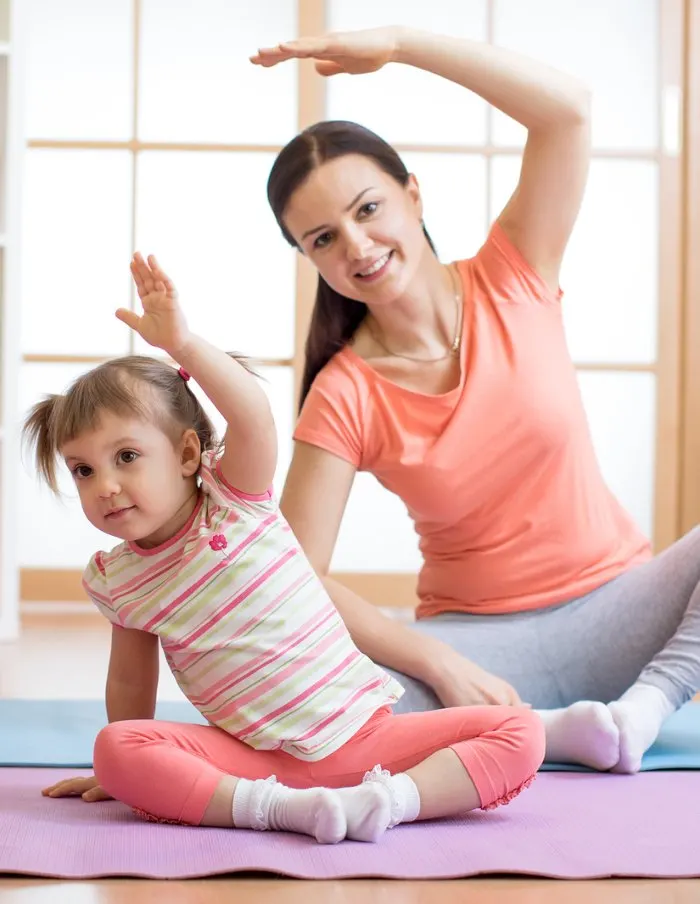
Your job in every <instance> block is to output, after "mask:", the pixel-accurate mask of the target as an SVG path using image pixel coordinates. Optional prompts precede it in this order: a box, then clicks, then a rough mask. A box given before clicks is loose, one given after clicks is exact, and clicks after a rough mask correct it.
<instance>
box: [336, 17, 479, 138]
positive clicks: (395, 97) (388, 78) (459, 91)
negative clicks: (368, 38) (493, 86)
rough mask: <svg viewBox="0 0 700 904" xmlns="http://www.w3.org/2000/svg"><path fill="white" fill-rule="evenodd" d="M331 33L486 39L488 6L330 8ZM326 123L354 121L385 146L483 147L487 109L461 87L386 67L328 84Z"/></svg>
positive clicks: (410, 70)
mask: <svg viewBox="0 0 700 904" xmlns="http://www.w3.org/2000/svg"><path fill="white" fill-rule="evenodd" d="M326 8H327V15H328V18H329V25H328V27H329V30H330V31H351V30H354V29H361V28H372V27H374V26H381V25H395V24H396V23H400V24H401V25H407V26H412V27H414V28H419V29H427V30H430V31H434V32H443V33H445V34H450V35H455V36H458V37H465V38H473V39H476V40H482V41H483V40H485V39H486V0H432V2H430V3H426V2H424V0H382V2H381V3H377V2H376V0H329V2H328V3H327V4H326ZM328 118H329V119H350V120H353V121H355V122H359V123H361V124H362V125H363V126H367V128H369V129H372V130H373V131H374V132H377V134H378V135H381V137H382V138H384V139H385V140H386V141H390V142H404V143H407V144H408V143H412V144H482V143H484V142H485V140H486V105H485V104H484V102H483V101H482V100H480V99H479V98H478V97H477V96H476V95H475V94H472V93H471V92H469V91H466V90H465V89H464V88H461V87H460V86H459V85H455V84H454V83H452V82H448V81H447V80H446V79H441V78H438V77H437V76H435V75H433V74H432V73H428V72H422V71H421V70H419V69H414V68H413V67H408V66H398V65H389V66H385V67H384V69H381V70H380V71H379V72H373V73H372V74H371V75H367V76H357V77H355V76H345V75H341V76H338V77H336V78H331V79H329V81H328Z"/></svg>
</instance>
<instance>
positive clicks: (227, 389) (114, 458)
mask: <svg viewBox="0 0 700 904" xmlns="http://www.w3.org/2000/svg"><path fill="white" fill-rule="evenodd" d="M131 270H132V274H133V277H134V280H135V283H136V286H137V289H138V294H139V297H140V299H141V304H142V307H143V312H142V314H141V315H139V314H137V313H135V312H133V311H128V310H124V309H120V310H119V311H117V315H116V316H117V317H118V318H119V319H120V320H121V321H123V322H124V323H125V324H127V326H129V327H130V328H131V329H133V330H135V331H136V332H137V333H138V334H139V335H140V336H141V337H142V338H143V339H145V340H146V341H147V342H148V343H149V344H150V345H152V346H155V347H156V348H159V349H161V350H162V351H163V352H165V353H166V354H167V355H169V356H170V358H171V359H172V360H174V361H175V362H176V363H177V365H178V367H177V368H176V367H172V366H170V365H169V364H167V363H165V362H161V361H158V360H156V359H153V358H148V357H139V356H131V357H126V358H120V359H117V360H113V361H109V362H107V363H105V364H103V365H101V366H99V367H97V368H95V369H94V370H92V371H90V372H89V373H87V374H85V375H84V376H82V377H80V378H79V379H77V380H76V381H75V382H74V383H73V385H72V386H71V387H70V388H69V389H68V391H67V392H66V393H65V395H53V396H49V397H47V398H46V399H45V400H44V401H41V402H39V403H38V404H37V405H36V406H35V407H34V408H33V409H32V412H31V414H30V416H29V417H28V419H27V423H26V425H25V431H26V433H27V435H28V436H29V437H30V439H31V440H32V442H33V444H34V447H35V450H36V458H37V463H38V467H39V470H40V472H41V473H42V475H43V476H44V478H45V479H46V480H47V481H48V483H49V485H50V486H52V487H53V488H54V489H56V463H57V460H62V461H63V462H64V463H65V464H66V466H67V467H68V468H69V469H70V471H71V473H72V475H73V478H74V480H75V483H76V486H77V489H78V494H79V497H80V502H81V505H82V508H83V511H84V513H85V515H86V517H87V518H88V520H89V521H90V522H91V523H92V524H94V525H95V526H96V527H97V528H99V529H100V530H102V531H104V532H105V533H108V534H111V535H112V536H114V537H116V538H118V539H119V540H120V542H119V544H118V545H117V546H115V548H114V549H112V550H111V551H110V552H98V553H96V554H95V555H94V556H93V558H92V559H91V561H90V563H89V564H88V566H87V569H86V570H85V574H84V586H85V589H86V591H87V593H88V595H89V597H90V598H91V600H92V601H93V602H94V604H95V605H96V606H97V608H98V609H99V610H100V611H101V612H102V613H103V614H104V615H105V616H106V618H108V619H109V621H110V622H111V623H112V647H111V656H110V662H109V670H108V678H107V688H106V704H107V715H108V719H109V724H108V725H107V726H106V727H105V728H104V729H102V731H101V732H100V733H99V735H98V737H97V739H96V742H95V750H94V771H95V776H94V777H91V778H87V779H85V778H80V779H69V780H67V781H62V782H59V783H58V784H56V785H54V786H52V787H51V788H47V789H45V790H44V792H43V793H44V794H45V795H48V796H50V797H62V796H66V795H71V794H81V795H82V796H83V798H84V799H86V800H90V801H95V800H104V799H108V798H110V797H111V798H115V799H117V800H120V801H122V802H123V803H125V804H127V805H128V806H130V807H132V808H133V809H134V810H135V811H136V812H137V813H139V814H141V815H142V816H144V817H146V818H148V819H153V820H159V821H166V822H177V823H185V824H190V825H204V826H228V827H235V828H247V829H260V830H262V829H273V830H287V831H293V832H300V833H305V834H308V835H311V836H313V837H314V838H315V839H316V840H317V841H318V842H321V843H336V842H339V841H341V840H343V839H345V838H349V839H355V840H358V841H376V840H378V839H379V838H380V837H381V835H382V834H383V833H384V831H385V830H386V829H387V828H391V827H393V826H396V825H398V824H399V823H402V822H411V821H413V820H416V819H421V820H424V819H433V818H436V817H446V816H452V815H456V814H462V813H466V812H467V811H469V810H472V809H474V808H477V807H481V808H482V809H490V808H492V807H495V806H497V805H498V804H501V803H506V802H508V801H509V800H510V799H511V798H513V797H514V796H515V795H516V794H518V792H519V791H520V790H522V788H524V787H525V786H526V785H528V784H529V783H530V782H531V781H532V778H533V776H534V774H535V773H536V771H537V769H538V768H539V766H540V764H541V762H542V759H543V756H544V730H543V726H542V724H541V722H540V720H539V717H538V716H537V715H535V714H534V713H533V712H531V711H530V710H528V709H527V708H524V707H504V706H484V707H480V706H477V707H469V708H453V709H444V710H439V711H435V712H426V713H412V714H408V715H394V714H393V713H392V704H394V703H395V702H396V701H397V700H398V699H399V697H400V696H401V694H402V693H403V689H402V688H401V687H400V685H398V684H397V683H396V681H395V680H394V679H393V678H391V677H390V676H389V675H388V674H387V673H386V672H384V671H383V670H382V669H381V668H380V667H379V666H377V665H375V664H374V663H373V662H372V661H371V660H370V659H368V658H367V657H366V656H364V655H363V654H362V653H360V652H359V651H358V649H357V648H356V646H355V645H354V643H353V642H352V640H351V638H350V635H349V633H348V631H347V629H346V628H345V626H344V623H343V621H342V619H341V618H340V616H339V615H338V613H337V611H336V609H335V607H334V606H333V603H332V602H331V600H330V598H329V597H328V595H327V593H326V591H325V590H324V588H323V585H322V584H321V582H320V580H319V579H318V578H317V576H316V574H315V573H314V571H313V569H312V567H311V566H310V564H309V563H308V561H307V559H306V558H305V556H304V554H303V553H302V551H301V549H300V546H299V544H298V542H297V541H296V539H295V537H294V536H293V534H292V532H291V531H290V529H289V527H288V525H287V524H286V522H285V521H284V519H283V517H282V516H281V514H280V512H279V509H278V507H277V502H276V500H275V499H274V498H273V494H272V491H271V489H270V485H271V481H272V477H273V474H274V470H275V464H276V440H275V427H274V422H273V419H272V415H271V412H270V408H269V405H268V402H267V398H266V396H265V393H264V392H263V390H262V389H261V388H260V386H259V385H258V382H257V380H256V379H255V378H254V376H253V375H251V373H250V372H249V371H248V369H247V367H246V366H245V365H244V364H243V363H242V362H241V361H239V360H236V359H234V358H232V357H231V356H229V355H227V354H225V353H224V352H222V351H219V350H218V349H216V348H214V347H213V346H211V345H210V344H209V343H207V342H205V341H204V340H203V339H201V338H199V337H197V336H195V335H193V334H192V333H191V332H190V331H189V329H188V327H187V324H186V321H185V318H184V316H183V313H182V311H181V309H180V307H179V304H178V300H177V294H176V292H175V288H174V286H173V284H172V283H171V281H170V280H169V279H168V277H167V276H166V274H165V273H164V272H163V271H162V269H161V268H160V266H159V264H158V263H157V262H156V260H155V258H153V257H149V258H148V260H147V261H146V260H144V259H143V258H142V257H141V256H140V255H138V254H137V255H135V256H134V258H133V261H132V264H131ZM190 374H191V375H192V378H193V379H194V380H195V381H196V382H197V383H198V385H199V386H200V387H201V388H202V390H203V392H204V393H205V394H206V395H207V396H208V398H209V399H210V400H211V402H212V403H213V404H214V405H215V407H216V408H217V409H218V411H219V412H220V413H221V415H222V416H223V417H224V418H225V421H226V425H227V427H226V433H225V436H224V438H223V441H222V443H221V444H217V442H216V440H215V437H214V431H213V428H212V425H211V422H210V420H209V418H208V417H207V415H206V414H205V412H204V410H203V409H202V407H201V405H200V403H199V401H198V400H197V398H196V397H195V395H194V394H193V392H192V391H191V389H190V386H189V384H188V381H189V379H190ZM158 642H160V644H161V646H162V648H163V651H164V654H165V658H166V660H167V663H168V665H169V667H170V669H171V670H172V672H173V675H174V676H175V678H176V680H177V682H178V684H179V686H180V688H181V689H182V691H183V693H184V694H185V696H186V697H187V698H188V699H189V700H190V701H191V702H192V704H193V705H194V706H195V707H196V708H197V709H198V710H199V712H200V713H201V714H202V715H203V716H204V718H205V719H206V720H207V722H208V724H207V725H190V724H176V723H168V722H161V721H155V720H154V718H153V716H154V711H155V700H156V689H157V683H158Z"/></svg>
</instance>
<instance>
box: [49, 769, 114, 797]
mask: <svg viewBox="0 0 700 904" xmlns="http://www.w3.org/2000/svg"><path fill="white" fill-rule="evenodd" d="M41 793H42V794H43V795H44V797H82V799H83V800H86V801H87V802H88V803H90V804H93V803H96V802H97V801H98V800H113V798H112V797H111V796H110V795H109V794H107V792H106V791H105V790H104V788H101V787H100V784H99V782H98V781H97V779H96V778H95V776H94V775H91V776H88V777H85V776H83V777H82V778H64V779H63V781H60V782H56V784H55V785H51V786H50V787H49V788H44V790H43V791H42V792H41Z"/></svg>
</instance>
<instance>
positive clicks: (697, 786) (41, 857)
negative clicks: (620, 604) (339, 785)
mask: <svg viewBox="0 0 700 904" xmlns="http://www.w3.org/2000/svg"><path fill="white" fill-rule="evenodd" d="M75 774H81V773H79V772H78V773H76V772H75V771H65V770H57V769H1V770H0V873H20V874H26V875H32V876H50V877H59V878H71V879H73V878H92V877H97V876H145V877H149V878H157V879H182V878H193V877H201V876H211V875H217V874H222V873H236V872H250V871H264V872H269V873H276V874H281V875H284V876H291V877H296V878H303V879H336V878H355V877H361V876H380V877H387V878H397V879H398V878H402V879H448V878H459V877H463V876H474V875H479V874H484V873H520V874H525V875H537V876H551V877H554V878H567V879H588V878H595V877H601V876H648V877H652V876H654V877H689V876H700V847H699V846H698V839H700V807H699V806H698V801H700V772H650V773H643V774H641V775H636V776H618V775H591V774H586V773H555V772H550V773H545V774H541V775H539V776H538V778H537V781H536V782H535V783H534V784H533V785H532V787H531V788H530V789H529V790H528V791H526V792H524V793H523V794H521V795H520V797H518V798H517V799H516V800H514V801H513V802H512V803H511V804H510V805H509V806H507V807H501V808H499V809H497V810H493V811H490V812H488V813H482V812H476V813H473V814H471V815H469V816H467V817H465V818H462V819H453V820H444V821H441V822H434V823H423V824H412V825H406V826H400V827H398V828H396V829H392V830H391V831H389V832H387V834H386V835H385V836H384V838H383V839H382V840H381V841H380V842H379V843H378V844H362V843H359V842H343V843H342V844H339V845H336V846H324V845H318V844H316V843H315V842H314V841H313V840H312V839H309V838H306V837H304V836H300V835H292V834H286V833H278V832H269V833H267V832H266V833H259V832H247V831H240V830H239V831H235V830H228V829H200V828H189V827H187V828H186V827H182V826H170V825H158V824H152V823H147V822H144V821H142V820H140V819H138V818H137V817H135V816H133V815H132V814H131V811H130V810H128V809H127V808H126V807H124V806H122V805H121V804H119V803H116V802H113V801H110V802H107V803H100V804H86V803H84V802H83V801H80V800H49V799H46V798H42V797H41V796H40V795H39V789H40V788H42V787H44V786H45V785H47V784H50V783H52V782H54V781H57V780H58V779H60V778H62V777H65V776H67V775H75Z"/></svg>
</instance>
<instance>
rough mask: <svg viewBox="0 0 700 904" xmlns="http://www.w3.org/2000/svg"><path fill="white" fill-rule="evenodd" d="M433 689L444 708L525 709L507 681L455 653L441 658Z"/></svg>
mask: <svg viewBox="0 0 700 904" xmlns="http://www.w3.org/2000/svg"><path fill="white" fill-rule="evenodd" d="M433 690H434V691H435V693H436V694H437V696H438V697H439V698H440V702H441V703H442V705H443V706H523V702H522V700H521V699H520V697H519V696H518V692H517V691H516V690H515V688H514V687H511V686H510V684H508V682H507V681H504V680H503V679H502V678H498V677H497V676H496V675H492V674H491V673H490V672H486V671H484V669H482V668H480V667H479V666H478V665H476V664H475V663H473V662H470V661H469V660H468V659H465V658H464V657H463V656H460V655H458V654H456V653H455V655H454V656H446V657H445V658H443V659H442V662H441V671H440V674H439V676H438V677H437V680H436V681H434V682H433Z"/></svg>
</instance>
